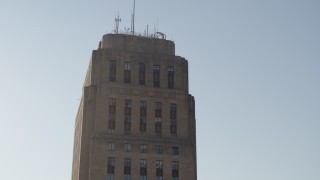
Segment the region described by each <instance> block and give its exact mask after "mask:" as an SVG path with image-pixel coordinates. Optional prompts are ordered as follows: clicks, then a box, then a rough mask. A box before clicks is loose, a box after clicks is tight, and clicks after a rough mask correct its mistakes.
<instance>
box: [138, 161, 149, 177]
mask: <svg viewBox="0 0 320 180" xmlns="http://www.w3.org/2000/svg"><path fill="white" fill-rule="evenodd" d="M147 167H148V163H147V160H145V159H141V160H140V180H146V179H147Z"/></svg>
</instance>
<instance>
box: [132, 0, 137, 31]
mask: <svg viewBox="0 0 320 180" xmlns="http://www.w3.org/2000/svg"><path fill="white" fill-rule="evenodd" d="M135 13H136V0H133V13H132V34H133V35H134V18H135Z"/></svg>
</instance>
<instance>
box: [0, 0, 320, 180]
mask: <svg viewBox="0 0 320 180" xmlns="http://www.w3.org/2000/svg"><path fill="white" fill-rule="evenodd" d="M136 1H137V5H136V30H137V31H143V30H144V28H145V27H146V26H147V24H148V25H149V27H150V28H151V29H153V27H154V25H155V24H158V29H159V31H162V32H164V33H166V34H167V38H168V39H171V40H174V41H175V43H176V54H177V55H179V56H183V57H185V58H186V59H188V60H189V73H190V74H189V80H190V93H191V94H193V95H194V96H195V98H196V114H197V140H198V146H197V148H198V179H199V180H209V179H210V180H211V179H213V180H215V179H216V180H302V179H305V180H319V179H320V35H319V32H320V21H319V18H320V1H318V0H268V1H265V0H199V1H191V0H184V1H182V0H162V1H156V0H136ZM131 8H132V0H117V1H116V0H109V1H107V0H104V1H103V0H91V1H88V0H87V1H85V0H67V1H66V0H64V1H62V0H54V1H43V0H28V1H27V0H19V1H18V0H1V2H0V25H1V26H0V27H1V28H0V32H1V33H0V50H1V51H0V82H1V83H0V89H1V93H0V99H1V100H0V115H1V118H0V143H1V148H0V169H1V172H0V179H3V180H18V179H28V180H29V179H30V180H70V179H71V164H72V149H73V132H74V121H75V116H76V112H77V109H78V104H79V99H80V97H81V93H82V85H83V81H84V76H85V73H86V69H87V66H88V63H89V60H90V56H91V51H92V50H93V49H96V48H97V46H98V42H99V41H100V40H101V37H102V35H103V34H105V33H108V32H111V30H112V29H113V27H114V17H115V15H116V14H117V13H118V12H119V14H120V16H121V18H122V23H121V25H120V26H121V28H123V27H130V24H129V22H130V12H131Z"/></svg>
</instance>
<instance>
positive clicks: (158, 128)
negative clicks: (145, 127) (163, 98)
mask: <svg viewBox="0 0 320 180" xmlns="http://www.w3.org/2000/svg"><path fill="white" fill-rule="evenodd" d="M161 117H162V105H161V103H159V102H156V103H155V134H156V136H161V131H162V121H161Z"/></svg>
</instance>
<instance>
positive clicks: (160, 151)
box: [156, 146, 163, 154]
mask: <svg viewBox="0 0 320 180" xmlns="http://www.w3.org/2000/svg"><path fill="white" fill-rule="evenodd" d="M156 154H163V146H156Z"/></svg>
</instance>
